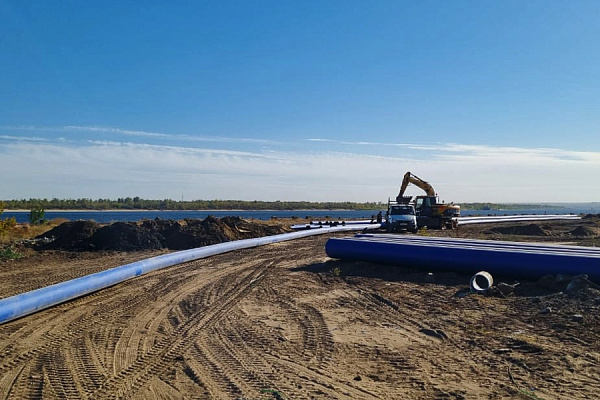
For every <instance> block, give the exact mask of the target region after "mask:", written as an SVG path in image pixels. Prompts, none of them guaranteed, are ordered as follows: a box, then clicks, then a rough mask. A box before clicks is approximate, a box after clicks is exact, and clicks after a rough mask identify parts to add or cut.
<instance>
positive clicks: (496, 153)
mask: <svg viewBox="0 0 600 400" xmlns="http://www.w3.org/2000/svg"><path fill="white" fill-rule="evenodd" d="M3 137H5V140H2V141H0V155H1V157H2V160H3V162H4V163H5V165H9V166H11V173H10V174H0V188H1V189H0V190H1V193H0V197H1V198H20V197H51V196H57V197H103V198H104V197H121V196H123V195H131V196H135V195H138V196H143V197H148V198H179V197H180V196H181V194H184V195H185V197H186V198H204V199H214V198H232V199H247V200H253V199H261V200H263V199H264V200H277V199H279V200H293V199H295V200H303V199H306V200H315V201H327V200H350V201H385V200H386V199H387V198H388V197H393V196H395V195H396V193H397V190H398V188H399V185H400V181H401V178H402V175H403V174H404V172H406V171H412V172H414V173H416V174H417V175H419V176H421V177H423V178H425V179H427V180H428V181H430V182H431V183H432V185H433V186H434V187H435V189H436V190H437V192H438V193H440V195H442V197H443V199H445V200H447V201H522V202H525V201H534V202H535V201H537V202H542V201H547V202H549V201H588V200H589V199H598V198H600V187H598V185H595V186H594V185H589V182H593V181H594V180H595V179H596V177H597V176H598V175H599V174H600V153H598V152H588V151H582V152H578V151H566V150H561V149H548V148H519V147H494V146H483V145H465V144H456V143H454V144H453V143H450V144H439V143H435V144H407V143H396V144H390V145H401V147H402V148H403V151H402V153H403V154H402V155H396V154H397V152H391V154H393V155H390V154H389V153H387V154H380V153H379V152H378V151H375V152H373V151H370V152H360V151H359V149H358V150H357V149H356V148H349V149H348V150H352V151H343V150H344V149H345V148H344V147H341V148H340V147H338V146H331V145H330V143H328V142H327V141H316V142H313V145H314V146H311V147H310V148H309V147H307V148H298V149H297V150H296V151H286V150H283V149H279V150H273V149H270V150H268V151H267V150H263V149H260V148H259V149H254V150H248V149H246V148H245V147H244V146H242V145H240V146H237V147H235V146H234V147H233V148H229V147H228V148H216V149H214V148H204V147H202V146H184V145H172V144H161V142H159V143H156V142H155V143H147V142H143V143H136V142H134V141H120V140H118V139H119V136H117V137H115V138H114V139H117V140H93V139H86V140H80V141H77V142H76V143H73V142H69V143H63V142H61V141H60V140H46V139H43V138H42V139H41V140H38V139H40V138H36V137H34V136H32V135H29V136H27V137H17V136H14V135H5V136H2V137H0V139H2V138H3ZM320 143H322V145H320ZM357 143H362V142H357ZM365 143H369V142H365ZM332 147H333V148H335V150H336V151H332ZM376 149H378V147H377V148H376ZM371 150H372V149H371ZM581 187H586V188H587V191H586V192H585V193H584V192H582V191H581V190H580V188H581ZM409 190H412V191H413V193H410V194H416V193H418V192H419V190H418V189H417V188H414V187H411V188H410V189H409Z"/></svg>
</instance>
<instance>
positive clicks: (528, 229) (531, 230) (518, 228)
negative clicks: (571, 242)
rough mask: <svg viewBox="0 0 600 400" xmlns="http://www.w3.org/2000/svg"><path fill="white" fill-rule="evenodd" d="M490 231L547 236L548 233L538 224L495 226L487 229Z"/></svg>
mask: <svg viewBox="0 0 600 400" xmlns="http://www.w3.org/2000/svg"><path fill="white" fill-rule="evenodd" d="M489 232H490V233H500V234H503V235H526V236H549V235H550V234H549V233H548V232H547V231H546V230H544V229H543V228H542V227H541V226H539V225H538V224H528V225H513V226H497V227H494V228H492V229H490V230H489Z"/></svg>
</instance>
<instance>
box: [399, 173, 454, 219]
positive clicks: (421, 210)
mask: <svg viewBox="0 0 600 400" xmlns="http://www.w3.org/2000/svg"><path fill="white" fill-rule="evenodd" d="M411 183H412V184H413V185H415V186H417V187H419V188H421V189H423V191H424V192H425V196H416V197H415V199H414V200H413V198H412V196H405V195H404V192H405V191H406V188H407V187H408V185H409V184H411ZM388 203H389V202H388ZM396 204H407V205H413V206H414V208H415V214H416V217H417V225H418V227H419V228H421V227H427V228H431V229H453V228H454V227H455V226H456V224H455V221H456V219H455V218H456V217H459V216H460V206H459V205H456V204H453V203H451V204H445V203H443V202H442V203H440V201H439V198H438V196H437V195H436V193H435V190H434V189H433V186H431V184H429V182H427V181H425V180H423V179H421V178H419V177H418V176H416V175H414V174H412V173H410V172H407V173H406V174H404V178H403V179H402V186H400V192H399V193H398V196H396ZM388 209H389V206H388Z"/></svg>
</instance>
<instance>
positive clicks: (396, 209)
mask: <svg viewBox="0 0 600 400" xmlns="http://www.w3.org/2000/svg"><path fill="white" fill-rule="evenodd" d="M385 226H386V229H387V231H388V232H401V231H407V232H416V231H417V229H418V228H417V216H416V215H415V207H414V206H413V205H412V204H395V203H389V204H388V211H387V213H386V224H385Z"/></svg>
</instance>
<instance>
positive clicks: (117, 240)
mask: <svg viewBox="0 0 600 400" xmlns="http://www.w3.org/2000/svg"><path fill="white" fill-rule="evenodd" d="M287 231H289V229H286V228H285V227H283V226H274V225H266V224H263V223H258V222H250V221H246V220H244V219H242V218H239V217H224V218H215V217H212V216H209V217H207V218H205V219H203V220H200V219H184V220H181V221H173V220H162V219H155V220H144V221H140V222H115V223H113V224H110V225H106V226H100V225H98V224H97V223H95V222H91V221H74V222H65V223H63V224H61V225H59V226H57V227H56V228H54V229H52V230H50V231H48V232H46V233H44V234H43V235H40V236H39V237H37V239H40V240H39V242H40V243H42V244H40V245H39V248H41V249H43V250H70V251H96V250H116V251H137V250H155V249H163V248H168V249H171V250H185V249H191V248H195V247H201V246H207V245H211V244H217V243H223V242H229V241H232V240H239V239H249V238H254V237H261V236H268V235H276V234H279V233H284V232H287Z"/></svg>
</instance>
